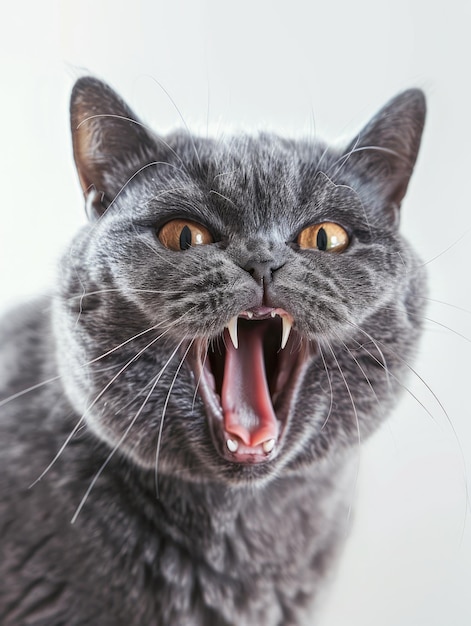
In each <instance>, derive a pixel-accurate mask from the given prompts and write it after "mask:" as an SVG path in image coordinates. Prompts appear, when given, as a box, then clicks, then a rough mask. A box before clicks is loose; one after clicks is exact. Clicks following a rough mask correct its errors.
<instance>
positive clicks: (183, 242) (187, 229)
mask: <svg viewBox="0 0 471 626" xmlns="http://www.w3.org/2000/svg"><path fill="white" fill-rule="evenodd" d="M159 239H160V242H161V243H162V244H163V245H164V246H165V247H166V248H170V250H177V251H180V250H188V248H191V247H192V246H201V245H204V244H207V243H213V241H214V239H213V238H212V236H211V234H210V233H209V231H208V229H207V228H205V227H204V226H201V224H197V223H196V222H190V221H188V220H172V221H171V222H167V223H166V224H165V225H164V226H162V228H161V229H160V231H159Z"/></svg>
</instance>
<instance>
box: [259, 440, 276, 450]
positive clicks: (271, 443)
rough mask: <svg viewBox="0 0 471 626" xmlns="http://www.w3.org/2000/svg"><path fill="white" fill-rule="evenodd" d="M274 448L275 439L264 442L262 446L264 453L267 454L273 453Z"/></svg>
mask: <svg viewBox="0 0 471 626" xmlns="http://www.w3.org/2000/svg"><path fill="white" fill-rule="evenodd" d="M274 447H275V440H274V439H267V441H264V442H263V444H262V448H263V451H264V452H266V453H267V454H268V453H269V452H271V451H272V450H273V448H274Z"/></svg>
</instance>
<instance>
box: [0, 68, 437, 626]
mask: <svg viewBox="0 0 471 626" xmlns="http://www.w3.org/2000/svg"><path fill="white" fill-rule="evenodd" d="M71 118H72V133H73V149H74V157H75V162H76V165H77V170H78V175H79V178H80V182H81V185H82V188H83V191H84V195H85V201H86V208H87V212H88V215H89V218H90V220H89V223H88V225H87V226H85V227H84V228H83V229H82V230H81V232H80V233H79V234H78V235H77V237H76V238H75V240H74V241H73V243H72V246H71V248H70V250H69V251H68V254H66V255H65V257H64V258H63V259H62V263H61V265H60V269H59V276H58V281H57V286H56V289H55V292H54V294H53V295H51V296H49V297H46V298H44V299H42V300H39V301H36V302H32V303H31V304H30V305H29V306H25V307H23V308H20V309H18V310H15V311H13V312H12V313H11V314H10V315H9V316H8V317H7V318H6V319H4V321H3V331H2V336H1V341H0V346H1V348H0V349H1V368H2V370H1V371H2V376H1V389H0V393H1V396H0V397H1V400H2V402H1V405H0V418H1V421H0V423H1V435H0V445H1V464H2V465H1V472H0V481H1V503H0V514H1V515H0V536H1V559H0V622H1V624H2V625H3V626H13V625H14V626H20V625H21V626H26V625H28V626H33V625H34V626H78V625H87V626H90V625H97V626H130V625H139V626H157V625H158V626H213V625H214V626H229V625H237V626H272V625H273V626H274V625H279V626H289V625H295V624H309V625H312V624H313V623H314V622H313V619H314V618H313V617H312V616H313V609H314V607H315V605H316V604H317V603H318V599H319V597H320V595H321V593H320V592H321V590H322V589H323V587H324V586H325V582H326V580H327V579H328V578H329V574H330V572H331V571H332V566H333V564H334V563H335V557H336V555H337V553H338V551H339V549H340V547H341V545H342V543H343V538H344V536H345V534H346V532H347V527H348V519H349V508H350V504H351V498H352V482H353V481H354V478H355V463H354V462H355V460H356V458H357V455H358V447H359V445H360V443H361V441H363V440H364V439H365V438H366V437H368V436H369V435H370V433H372V432H373V431H375V430H376V429H377V428H378V426H379V425H380V424H381V423H382V422H383V420H384V419H385V417H386V416H387V414H388V413H389V412H390V410H391V408H392V407H393V406H394V405H395V403H396V401H397V398H398V395H399V394H400V391H401V390H402V388H403V386H404V384H405V377H406V374H407V371H408V367H409V366H408V363H410V361H411V359H412V358H413V356H414V353H415V352H416V349H417V342H418V338H419V335H420V331H421V318H422V309H421V307H422V304H421V303H423V302H424V299H423V298H422V297H420V298H417V297H416V296H417V295H419V296H423V294H424V290H425V281H424V274H423V268H422V265H421V263H420V261H419V260H418V258H417V256H416V255H415V253H414V252H413V251H412V249H411V248H410V247H409V245H408V244H407V243H406V241H405V240H404V239H403V237H402V236H401V235H400V234H399V232H398V222H399V208H400V204H401V201H402V199H403V197H404V194H405V192H406V189H407V186H408V183H409V179H410V176H411V173H412V170H413V167H414V164H415V160H416V157H417V153H418V149H419V143H420V138H421V133H422V128H423V124H424V118H425V102H424V96H423V94H422V92H420V91H418V90H410V91H406V92H404V93H402V94H400V95H399V96H397V97H396V98H395V99H394V100H392V101H391V102H390V103H389V104H387V105H386V106H385V107H384V108H383V109H382V110H381V111H380V113H379V114H378V115H377V116H376V117H375V118H374V119H373V120H372V121H371V122H370V123H369V124H368V125H367V126H366V128H365V129H364V130H363V131H362V132H361V133H360V134H359V136H358V137H357V138H356V139H355V140H354V141H353V142H352V143H351V144H350V145H348V146H347V147H346V148H345V149H342V150H340V149H334V148H330V147H326V146H325V145H323V144H321V143H319V142H317V141H315V142H313V141H291V140H287V139H281V138H279V137H276V136H272V135H260V136H258V137H256V138H254V137H245V136H244V137H236V138H233V139H231V140H228V141H224V142H221V141H218V140H215V139H208V138H199V137H193V136H190V135H189V134H188V133H187V132H177V133H174V134H171V135H170V136H167V137H165V138H162V137H160V136H158V135H155V134H153V133H152V132H151V131H149V130H148V129H147V127H145V126H144V125H143V124H141V123H140V122H139V121H137V118H136V117H135V116H134V114H133V113H132V111H130V109H129V108H128V107H127V105H126V104H125V103H124V102H123V101H122V100H121V99H120V98H119V97H118V96H117V95H116V94H115V93H114V92H113V91H112V90H111V89H110V88H109V87H108V86H107V85H105V84H103V83H102V82H100V81H98V80H96V79H94V78H83V79H81V80H79V81H78V82H77V84H76V85H75V87H74V90H73V94H72V101H71ZM340 600H341V599H340Z"/></svg>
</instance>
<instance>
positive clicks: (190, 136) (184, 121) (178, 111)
mask: <svg viewBox="0 0 471 626" xmlns="http://www.w3.org/2000/svg"><path fill="white" fill-rule="evenodd" d="M148 78H150V80H152V81H153V82H154V83H155V84H156V85H158V86H159V87H160V89H161V90H162V91H163V92H164V94H165V95H166V96H167V98H168V99H169V100H170V102H171V103H172V105H173V107H174V109H175V111H176V112H177V113H178V115H179V116H180V119H181V121H182V123H183V125H184V127H185V129H186V131H187V133H188V138H189V140H190V142H191V145H192V148H193V151H194V153H195V156H196V160H197V161H198V165H199V166H200V167H201V159H200V156H199V154H198V150H197V149H196V143H195V140H194V138H193V133H192V132H191V131H190V129H189V127H188V124H187V123H186V120H185V118H184V117H183V115H182V112H181V111H180V109H179V108H178V106H177V103H176V102H175V100H174V99H173V98H172V96H171V95H170V93H169V92H168V91H167V90H166V89H165V87H164V86H163V85H162V83H160V82H159V81H158V80H157V79H156V78H155V77H154V76H148Z"/></svg>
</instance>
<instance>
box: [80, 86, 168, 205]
mask: <svg viewBox="0 0 471 626" xmlns="http://www.w3.org/2000/svg"><path fill="white" fill-rule="evenodd" d="M70 118H71V131H72V145H73V152H74V159H75V164H76V167H77V173H78V177H79V180H80V184H81V186H82V189H83V192H84V194H85V196H86V198H87V212H89V213H91V214H93V215H96V214H98V215H99V214H102V213H103V212H104V211H105V210H106V208H107V207H108V206H109V204H110V203H111V202H112V201H113V200H114V198H115V196H116V195H117V194H118V193H119V192H120V190H121V189H122V188H123V186H124V185H125V184H126V182H127V181H128V180H129V179H130V178H131V177H132V176H133V175H134V174H135V173H136V172H137V171H138V170H139V169H140V168H142V167H143V166H144V165H146V164H148V163H150V162H152V160H154V158H155V148H156V143H155V138H154V136H153V135H152V133H151V132H150V131H148V130H147V128H145V126H144V125H143V124H142V122H140V121H139V120H138V118H137V117H136V116H135V115H134V113H133V111H132V110H131V109H130V108H129V107H128V106H127V104H126V103H125V102H124V101H123V100H122V99H121V98H120V97H119V96H118V95H117V94H116V93H115V92H114V91H113V90H112V89H111V88H110V87H109V86H108V85H106V84H105V83H103V82H101V81H100V80H98V79H96V78H92V77H85V78H81V79H79V80H78V81H77V83H76V84H75V86H74V88H73V91H72V96H71V102H70ZM91 192H94V194H93V196H92V197H91V198H90V199H88V196H89V194H90V193H91ZM88 205H90V206H88Z"/></svg>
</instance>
